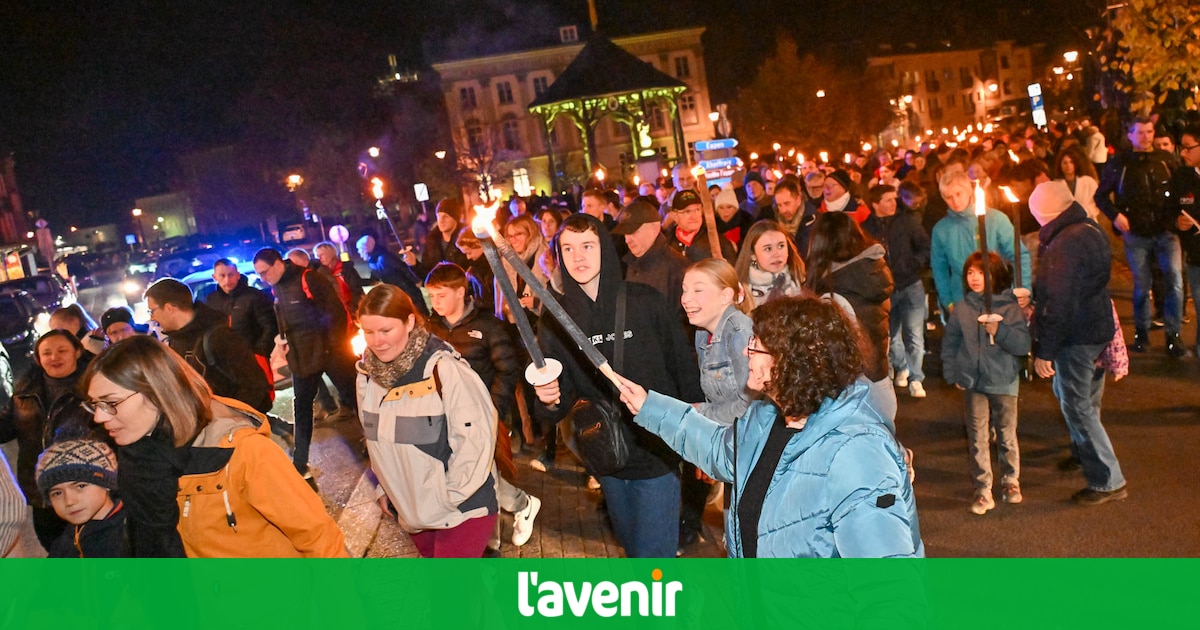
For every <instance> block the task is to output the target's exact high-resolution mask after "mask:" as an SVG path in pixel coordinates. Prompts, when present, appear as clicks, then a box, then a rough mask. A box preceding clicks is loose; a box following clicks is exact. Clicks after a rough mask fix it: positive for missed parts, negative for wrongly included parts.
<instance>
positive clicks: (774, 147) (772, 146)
mask: <svg viewBox="0 0 1200 630" xmlns="http://www.w3.org/2000/svg"><path fill="white" fill-rule="evenodd" d="M781 146H782V145H780V144H779V143H778V142H776V143H775V144H772V145H771V148H772V149H775V150H776V151H778V150H779V149H780V147H781Z"/></svg>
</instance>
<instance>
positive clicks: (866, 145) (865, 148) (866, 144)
mask: <svg viewBox="0 0 1200 630" xmlns="http://www.w3.org/2000/svg"><path fill="white" fill-rule="evenodd" d="M870 150H871V143H870V142H864V143H863V151H870Z"/></svg>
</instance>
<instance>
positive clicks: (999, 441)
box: [963, 390, 1021, 491]
mask: <svg viewBox="0 0 1200 630" xmlns="http://www.w3.org/2000/svg"><path fill="white" fill-rule="evenodd" d="M963 422H964V423H965V424H966V425H967V448H968V449H969V450H970V451H971V462H972V468H973V470H972V471H971V474H972V476H973V477H974V478H975V489H976V490H987V491H991V489H992V448H991V431H989V430H988V429H989V427H991V426H994V427H996V451H997V452H996V454H997V455H998V456H999V459H1000V474H1001V477H1000V485H1001V486H1007V485H1018V484H1019V483H1020V477H1021V451H1020V448H1019V447H1018V446H1017V397H1016V396H1004V395H1001V394H983V393H980V392H975V391H971V390H967V391H965V392H963Z"/></svg>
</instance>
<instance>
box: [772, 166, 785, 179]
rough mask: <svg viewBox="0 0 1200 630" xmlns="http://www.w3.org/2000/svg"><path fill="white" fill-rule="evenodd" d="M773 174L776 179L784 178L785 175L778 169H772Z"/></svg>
mask: <svg viewBox="0 0 1200 630" xmlns="http://www.w3.org/2000/svg"><path fill="white" fill-rule="evenodd" d="M771 172H772V173H774V174H775V179H779V178H780V177H783V173H782V172H780V170H779V169H777V168H773V169H771Z"/></svg>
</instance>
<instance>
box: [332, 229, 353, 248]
mask: <svg viewBox="0 0 1200 630" xmlns="http://www.w3.org/2000/svg"><path fill="white" fill-rule="evenodd" d="M329 240H331V241H333V242H334V243H337V244H339V245H341V244H342V243H345V242H346V241H348V240H350V230H347V229H346V226H344V225H335V226H333V227H331V228H329Z"/></svg>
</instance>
